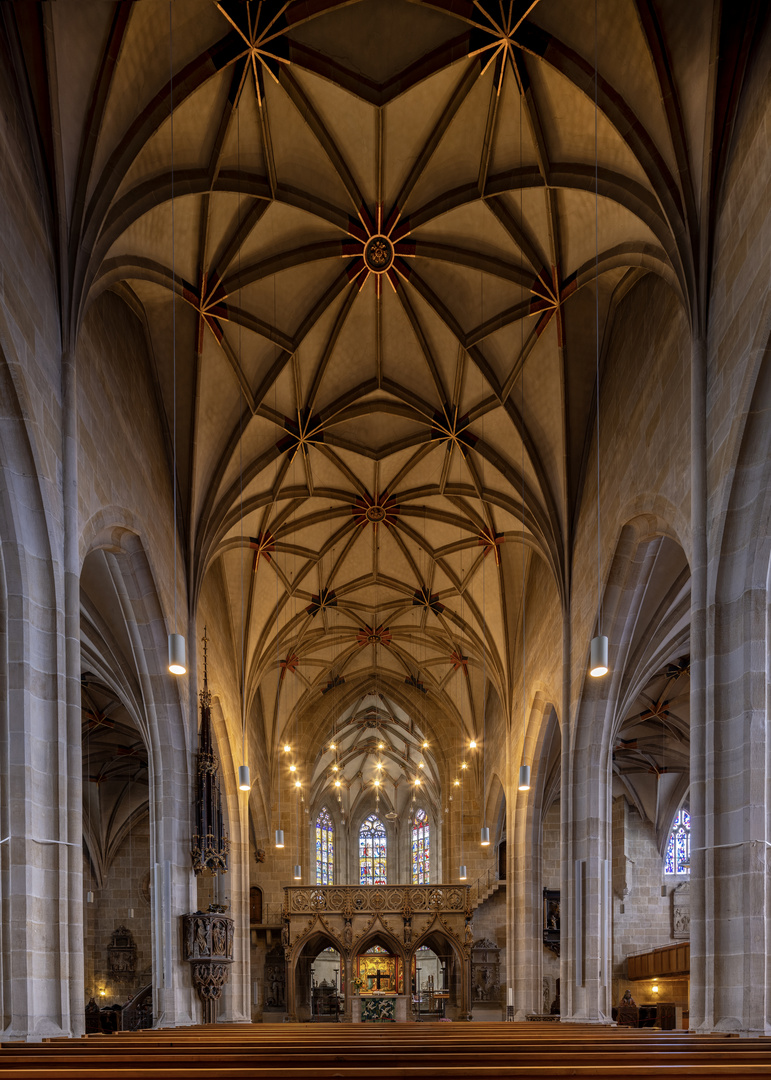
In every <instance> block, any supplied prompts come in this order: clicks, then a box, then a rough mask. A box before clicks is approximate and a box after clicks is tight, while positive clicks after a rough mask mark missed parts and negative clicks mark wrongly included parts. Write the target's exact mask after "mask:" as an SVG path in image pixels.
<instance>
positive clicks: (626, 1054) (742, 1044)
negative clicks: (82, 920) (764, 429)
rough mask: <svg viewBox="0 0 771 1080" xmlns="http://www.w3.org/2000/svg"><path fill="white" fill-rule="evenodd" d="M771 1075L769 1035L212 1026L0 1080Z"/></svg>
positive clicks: (133, 1041)
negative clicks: (38, 1079) (746, 1037)
mask: <svg viewBox="0 0 771 1080" xmlns="http://www.w3.org/2000/svg"><path fill="white" fill-rule="evenodd" d="M365 1074H366V1075H369V1074H372V1075H375V1074H387V1075H388V1076H389V1077H393V1078H405V1077H420V1078H421V1080H424V1078H425V1080H445V1078H447V1080H449V1078H453V1080H461V1078H463V1080H465V1078H467V1077H474V1078H476V1077H482V1078H486V1077H489V1078H493V1077H520V1078H523V1077H535V1078H542V1080H549V1078H558V1077H585V1078H589V1077H592V1078H595V1077H599V1078H603V1080H630V1078H637V1077H640V1078H642V1077H647V1078H652V1077H667V1076H673V1077H675V1076H676V1077H677V1078H678V1080H680V1078H681V1077H686V1078H688V1077H693V1078H696V1077H699V1078H713V1077H714V1078H722V1080H733V1078H734V1077H745V1076H746V1077H749V1076H761V1077H762V1076H768V1077H771V1040H766V1039H762V1038H751V1039H739V1038H731V1037H727V1036H724V1035H696V1034H690V1033H688V1032H654V1031H651V1030H650V1029H643V1030H641V1031H634V1030H629V1029H626V1028H598V1027H596V1026H594V1025H586V1026H580V1025H575V1024H552V1023H549V1024H538V1023H526V1024H501V1023H473V1024H414V1023H409V1024H382V1025H378V1024H356V1025H353V1024H339V1025H329V1024H323V1025H322V1024H319V1025H315V1024H280V1025H279V1024H276V1025H270V1024H265V1025H261V1024H241V1025H239V1024H234V1025H232V1024H231V1025H225V1024H216V1025H212V1026H210V1027H190V1028H174V1029H160V1030H150V1031H137V1032H119V1033H117V1034H115V1035H92V1036H88V1037H86V1038H83V1039H53V1040H51V1041H48V1042H44V1043H36V1044H19V1043H2V1044H0V1080H16V1078H18V1080H37V1078H40V1080H43V1078H45V1080H67V1078H74V1077H78V1078H81V1077H87V1076H94V1077H100V1078H101V1077H104V1078H105V1080H113V1078H115V1080H117V1078H134V1077H137V1078H141V1080H164V1078H171V1077H187V1076H199V1075H201V1076H203V1075H207V1076H209V1077H215V1078H219V1077H244V1078H246V1077H259V1078H266V1080H267V1078H273V1077H275V1078H279V1080H284V1078H286V1080H290V1078H292V1080H294V1078H297V1080H305V1078H308V1080H327V1078H329V1080H331V1078H333V1077H334V1078H337V1077H340V1078H351V1080H353V1078H354V1077H355V1078H356V1080H360V1078H361V1077H362V1076H363V1075H365Z"/></svg>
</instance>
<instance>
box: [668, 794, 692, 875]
mask: <svg viewBox="0 0 771 1080" xmlns="http://www.w3.org/2000/svg"><path fill="white" fill-rule="evenodd" d="M690 872H691V815H690V814H689V813H688V811H687V810H686V809H682V810H678V812H677V814H675V820H674V822H673V823H672V831H671V833H670V834H669V840H668V842H667V853H666V856H665V858H664V873H665V874H690Z"/></svg>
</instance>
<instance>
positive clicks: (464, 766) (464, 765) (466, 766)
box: [460, 761, 468, 769]
mask: <svg viewBox="0 0 771 1080" xmlns="http://www.w3.org/2000/svg"><path fill="white" fill-rule="evenodd" d="M460 767H461V769H467V768H468V765H467V764H466V762H465V761H461V763H460Z"/></svg>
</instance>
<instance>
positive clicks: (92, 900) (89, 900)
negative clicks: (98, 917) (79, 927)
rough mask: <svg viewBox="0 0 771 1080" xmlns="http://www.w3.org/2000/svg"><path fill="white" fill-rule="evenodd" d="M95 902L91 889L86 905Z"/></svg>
mask: <svg viewBox="0 0 771 1080" xmlns="http://www.w3.org/2000/svg"><path fill="white" fill-rule="evenodd" d="M93 902H94V894H93V893H92V892H91V890H90V889H89V890H88V892H87V893H86V903H87V904H93Z"/></svg>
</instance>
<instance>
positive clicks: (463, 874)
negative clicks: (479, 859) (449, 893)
mask: <svg viewBox="0 0 771 1080" xmlns="http://www.w3.org/2000/svg"><path fill="white" fill-rule="evenodd" d="M458 877H459V878H460V880H461V881H465V880H466V867H465V866H461V868H460V872H459V873H458Z"/></svg>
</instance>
